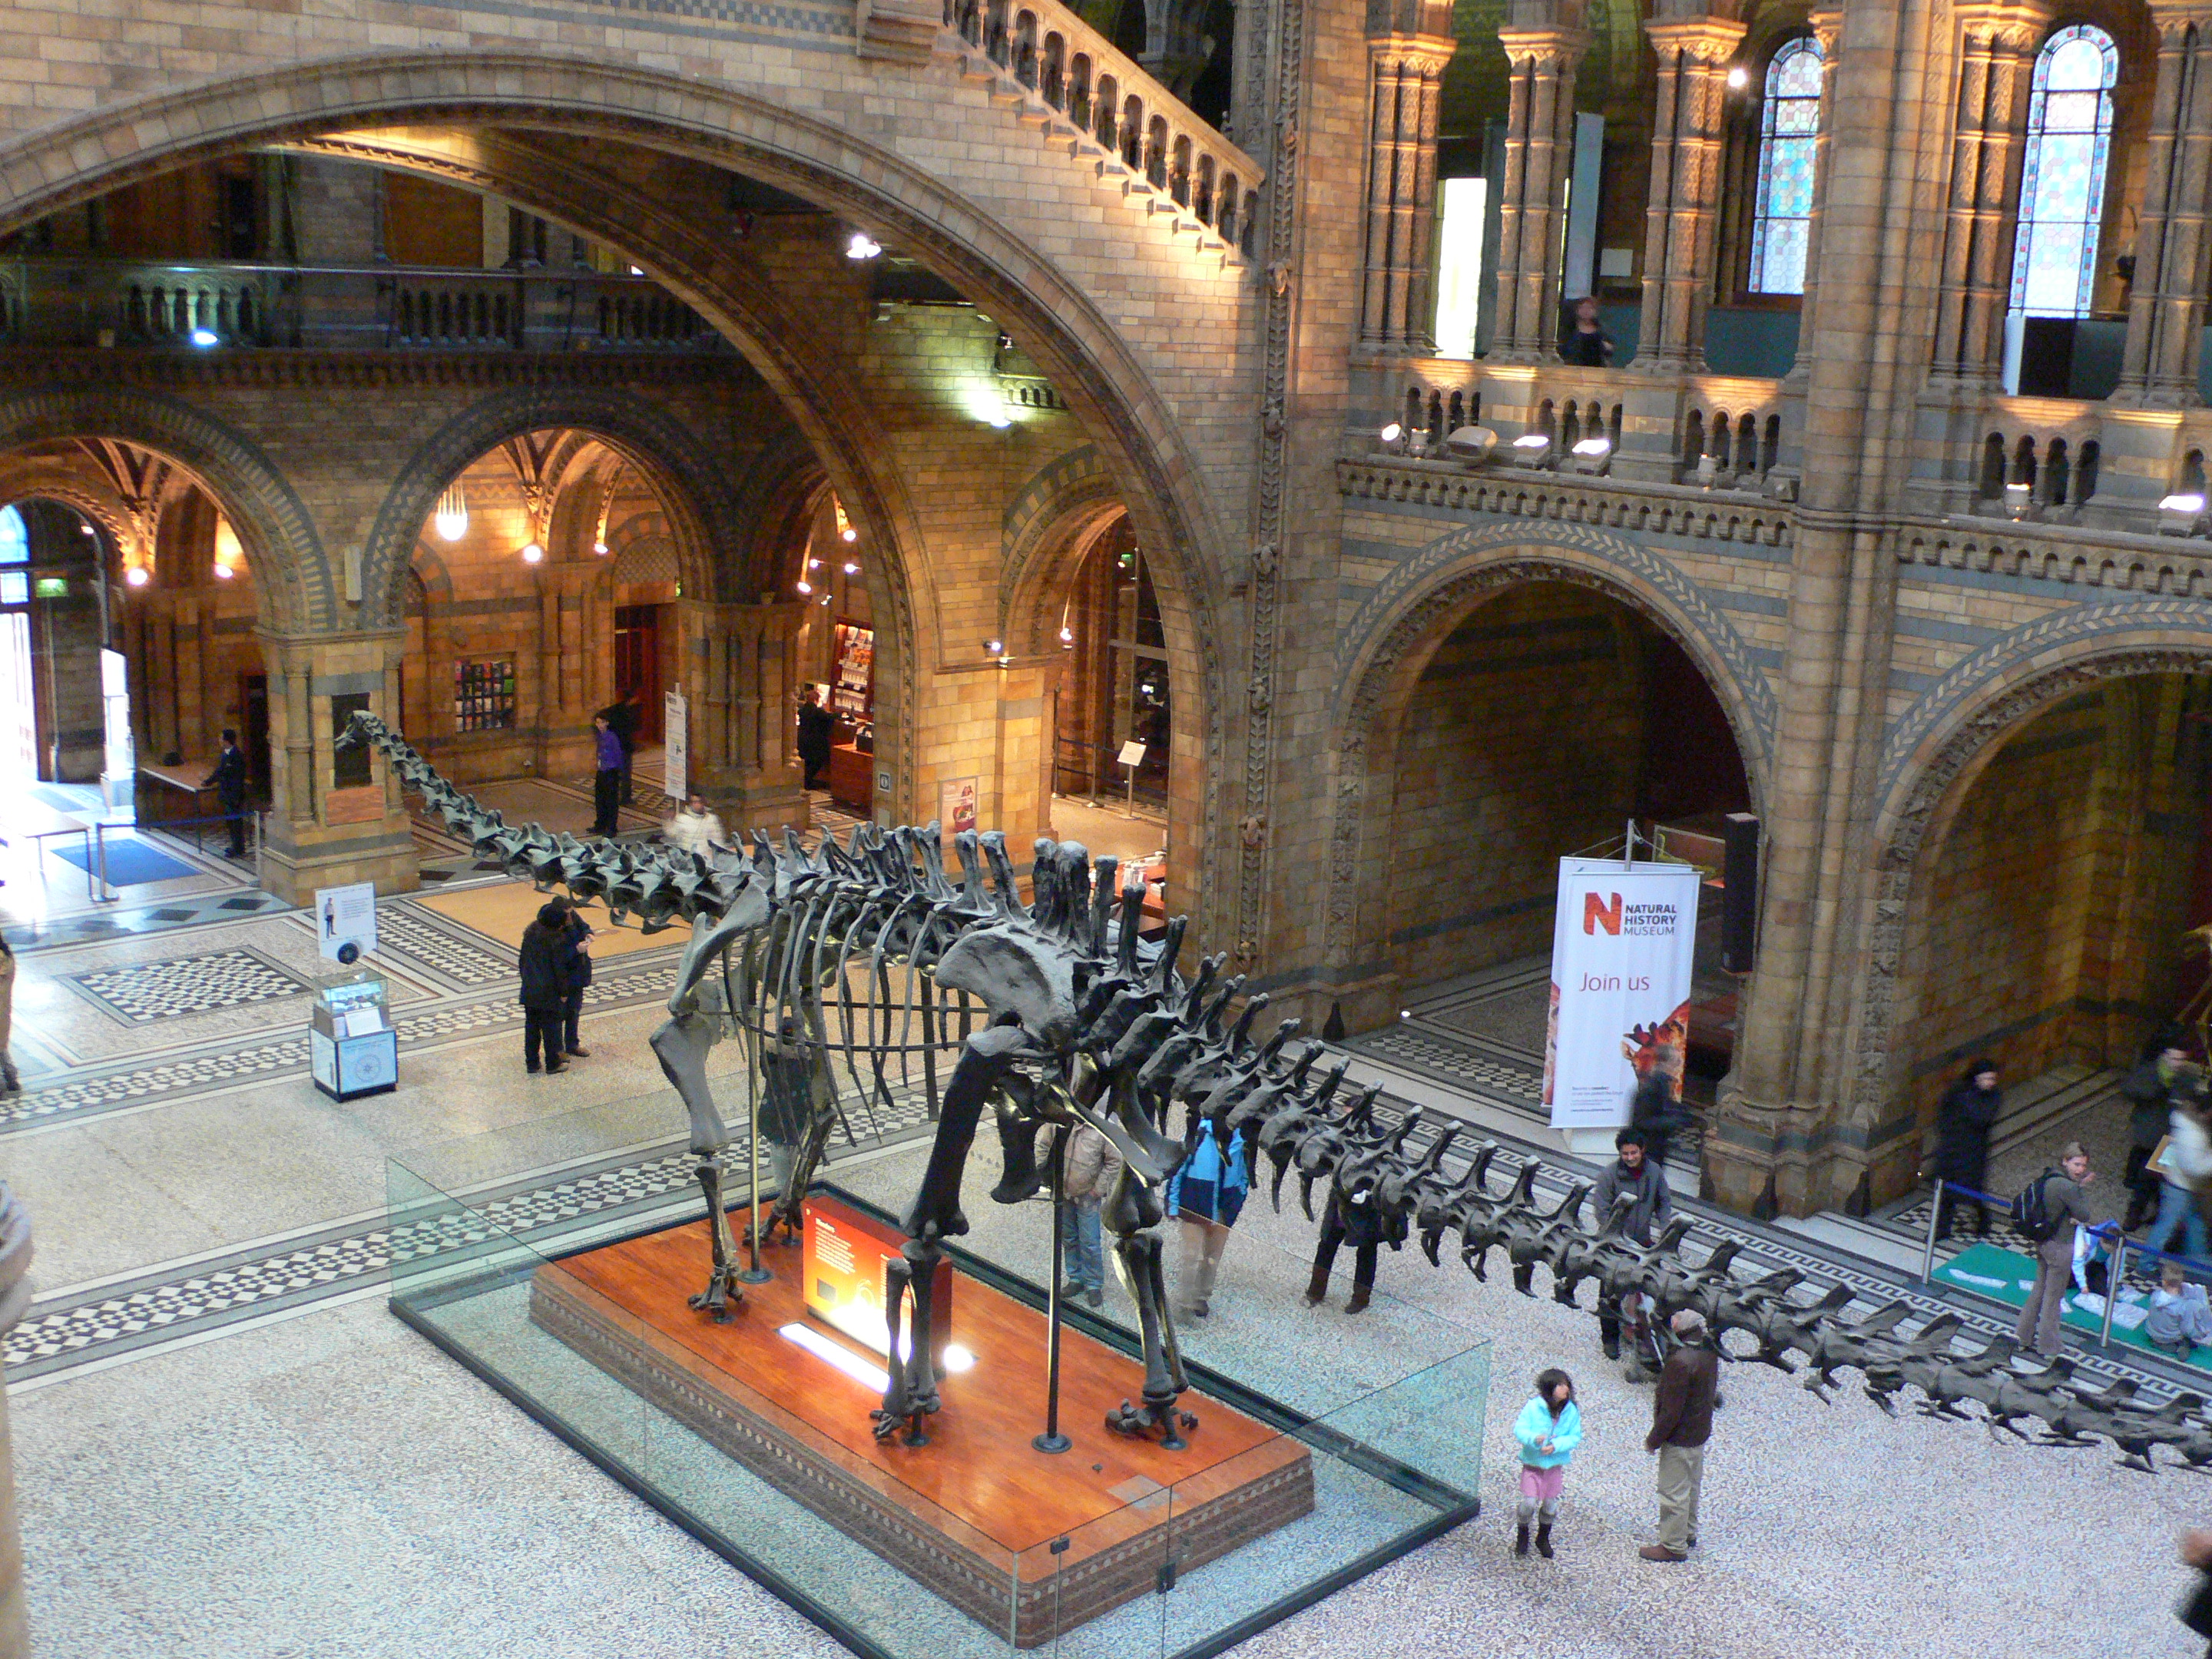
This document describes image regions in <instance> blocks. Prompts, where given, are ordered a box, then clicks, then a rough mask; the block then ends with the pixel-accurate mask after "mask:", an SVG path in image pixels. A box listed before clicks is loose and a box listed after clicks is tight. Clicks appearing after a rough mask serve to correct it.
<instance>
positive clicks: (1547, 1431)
mask: <svg viewBox="0 0 2212 1659" xmlns="http://www.w3.org/2000/svg"><path fill="white" fill-rule="evenodd" d="M1513 1437H1514V1439H1516V1441H1518V1442H1520V1444H1521V1501H1520V1503H1519V1504H1517V1505H1516V1507H1515V1510H1514V1516H1515V1519H1516V1522H1517V1525H1516V1528H1515V1531H1514V1534H1513V1553H1514V1554H1516V1555H1526V1554H1528V1522H1529V1521H1530V1520H1531V1518H1534V1520H1535V1522H1536V1553H1537V1554H1539V1555H1541V1556H1542V1557H1543V1558H1544V1559H1546V1560H1547V1561H1548V1560H1550V1559H1552V1517H1553V1516H1555V1515H1557V1514H1558V1513H1559V1492H1560V1490H1561V1488H1563V1487H1564V1486H1565V1485H1566V1484H1567V1460H1568V1459H1569V1458H1571V1457H1572V1456H1573V1455H1575V1448H1576V1447H1577V1446H1579V1445H1581V1444H1582V1443H1583V1413H1582V1407H1579V1406H1577V1405H1576V1404H1575V1383H1574V1379H1573V1378H1572V1377H1571V1376H1568V1375H1567V1374H1566V1373H1565V1371H1560V1370H1549V1371H1544V1372H1541V1373H1540V1374H1539V1375H1538V1376H1537V1378H1536V1397H1535V1398H1534V1400H1531V1401H1529V1402H1528V1404H1527V1405H1525V1406H1523V1407H1522V1408H1521V1415H1520V1416H1519V1417H1517V1418H1516V1419H1514V1420H1513Z"/></svg>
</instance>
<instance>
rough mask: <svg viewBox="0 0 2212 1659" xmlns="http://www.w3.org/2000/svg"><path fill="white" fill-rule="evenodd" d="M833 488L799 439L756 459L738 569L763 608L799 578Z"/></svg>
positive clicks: (748, 483)
mask: <svg viewBox="0 0 2212 1659" xmlns="http://www.w3.org/2000/svg"><path fill="white" fill-rule="evenodd" d="M829 488H830V483H829V472H828V471H826V470H825V469H824V468H823V465H822V461H821V458H820V457H819V456H817V455H816V454H815V453H814V450H813V447H812V446H811V445H810V444H808V443H807V441H805V439H804V438H802V437H800V436H799V435H795V434H794V435H792V436H790V437H787V438H785V439H782V440H781V441H778V442H776V443H774V444H771V445H770V446H769V447H768V449H767V450H766V451H765V452H764V453H763V454H761V455H760V456H758V457H757V458H756V459H755V460H754V462H753V464H752V466H751V468H750V471H748V472H747V474H746V477H745V484H744V492H743V497H742V505H741V507H740V520H741V528H742V532H743V534H744V551H743V553H742V554H741V559H742V564H741V566H740V568H741V569H742V570H743V571H744V580H746V581H747V582H748V583H749V584H750V586H751V587H752V589H753V590H754V594H755V595H756V596H757V598H758V599H760V601H761V602H762V603H763V604H766V603H768V602H769V600H770V599H774V598H775V597H776V595H777V594H778V593H779V592H781V590H782V589H784V588H786V587H787V586H790V584H791V583H793V581H795V580H798V579H799V574H800V573H799V566H800V564H801V563H802V562H804V560H805V553H806V541H807V534H808V532H809V530H810V529H811V526H812V523H813V520H814V513H815V509H816V507H817V506H818V505H819V504H820V502H821V500H822V496H823V492H824V491H826V490H828V489H829ZM862 528H863V533H865V526H862ZM862 551H864V552H865V551H871V550H870V549H866V548H864V549H862Z"/></svg>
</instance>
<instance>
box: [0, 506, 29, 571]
mask: <svg viewBox="0 0 2212 1659" xmlns="http://www.w3.org/2000/svg"><path fill="white" fill-rule="evenodd" d="M29 562H31V532H30V531H29V530H28V528H27V527H26V526H25V525H24V523H23V515H22V514H21V513H19V512H17V511H16V510H15V508H14V507H0V564H28V563H29Z"/></svg>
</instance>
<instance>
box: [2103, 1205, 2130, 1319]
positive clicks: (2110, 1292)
mask: <svg viewBox="0 0 2212 1659" xmlns="http://www.w3.org/2000/svg"><path fill="white" fill-rule="evenodd" d="M2127 1265H2128V1236H2127V1235H2126V1234H2125V1233H2124V1232H2122V1231H2120V1230H2119V1229H2118V1227H2115V1228H2113V1229H2112V1267H2111V1270H2110V1271H2109V1272H2107V1273H2106V1275H2105V1325H2104V1328H2103V1329H2102V1330H2100V1331H2099V1332H2098V1333H2097V1342H2098V1345H2099V1346H2101V1347H2106V1348H2110V1347H2111V1346H2112V1310H2113V1309H2115V1308H2117V1307H2118V1306H2119V1304H2120V1278H2121V1275H2122V1274H2123V1273H2125V1272H2126V1271H2127Z"/></svg>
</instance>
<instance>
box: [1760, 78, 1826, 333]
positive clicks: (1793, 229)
mask: <svg viewBox="0 0 2212 1659" xmlns="http://www.w3.org/2000/svg"><path fill="white" fill-rule="evenodd" d="M1819 131H1820V42H1819V41H1817V40H1814V39H1813V38H1812V37H1811V36H1810V35H1805V36H1802V37H1801V38H1799V39H1797V40H1790V41H1786V42H1784V45H1783V47H1782V50H1781V51H1779V52H1776V53H1775V54H1774V56H1773V58H1771V60H1770V61H1769V62H1768V64H1767V65H1766V97H1765V101H1764V103H1763V104H1762V105H1761V106H1760V113H1759V200H1758V204H1757V205H1756V206H1755V207H1754V208H1753V210H1752V221H1751V291H1752V292H1753V294H1802V293H1803V292H1804V291H1805V243H1806V232H1807V230H1808V228H1810V226H1811V224H1812V222H1813V148H1814V143H1816V142H1817V141H1818V138H1819Z"/></svg>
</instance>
